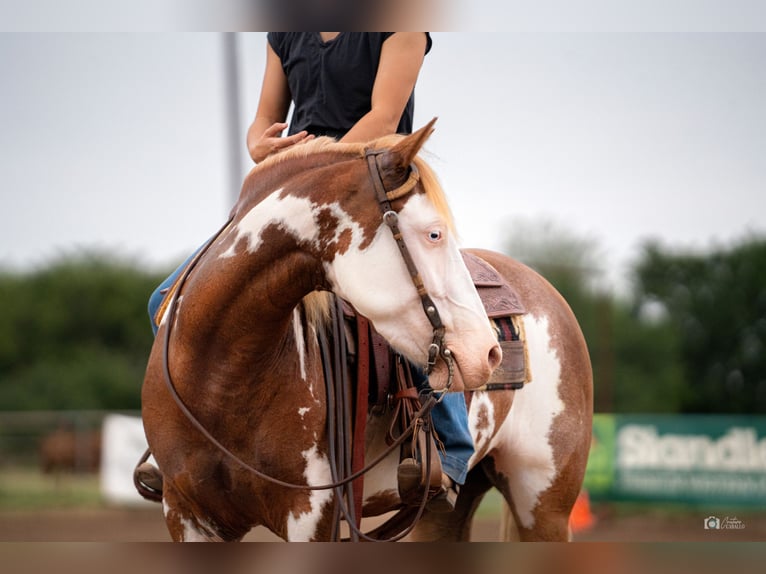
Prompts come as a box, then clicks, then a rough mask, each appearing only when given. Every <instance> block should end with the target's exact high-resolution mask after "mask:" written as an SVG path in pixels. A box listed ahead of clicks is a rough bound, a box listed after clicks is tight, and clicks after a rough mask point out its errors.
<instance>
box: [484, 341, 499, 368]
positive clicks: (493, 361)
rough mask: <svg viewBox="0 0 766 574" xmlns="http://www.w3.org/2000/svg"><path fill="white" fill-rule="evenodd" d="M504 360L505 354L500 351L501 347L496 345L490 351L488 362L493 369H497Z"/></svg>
mask: <svg viewBox="0 0 766 574" xmlns="http://www.w3.org/2000/svg"><path fill="white" fill-rule="evenodd" d="M502 360H503V352H502V351H501V350H500V345H495V346H494V347H492V348H491V349H490V350H489V356H488V357H487V362H488V363H489V367H490V368H491V369H496V368H497V367H499V366H500V362H501V361H502Z"/></svg>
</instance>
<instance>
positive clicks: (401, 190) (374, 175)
mask: <svg viewBox="0 0 766 574" xmlns="http://www.w3.org/2000/svg"><path fill="white" fill-rule="evenodd" d="M385 151H386V150H367V151H366V152H365V158H366V161H367V166H368V170H369V173H370V178H371V180H372V183H373V187H374V189H375V193H376V197H377V200H378V203H379V205H380V208H381V212H382V217H383V221H384V222H385V223H386V225H387V226H388V227H389V228H390V229H391V232H392V234H393V237H394V240H395V241H396V244H397V246H398V248H399V251H400V253H401V255H402V258H403V260H404V263H405V265H406V266H407V270H408V272H409V274H410V277H411V278H412V282H413V284H414V286H415V288H416V290H417V293H418V296H419V297H420V301H421V304H422V306H423V310H424V312H425V314H426V317H427V318H428V321H429V323H430V324H431V327H432V330H433V333H432V334H433V336H432V340H431V344H430V345H429V347H428V358H427V365H428V367H427V373H430V372H431V371H432V370H433V367H434V365H435V364H436V360H437V356H439V357H441V358H442V359H443V360H444V361H445V363H446V364H447V368H448V379H447V384H446V386H445V388H444V389H443V390H440V391H438V392H437V391H434V390H431V389H428V390H427V391H426V392H422V393H421V395H420V396H421V403H422V406H421V408H420V409H419V410H418V411H417V412H415V413H414V414H413V417H412V422H411V423H410V424H409V425H408V426H407V428H405V429H404V430H403V431H402V433H401V434H400V435H399V437H397V438H396V439H395V440H393V441H392V442H391V443H390V444H389V446H388V448H386V449H385V450H384V451H383V452H381V453H380V454H379V455H378V456H377V457H375V458H374V459H373V460H372V461H370V462H369V463H368V464H367V465H365V466H364V467H363V468H361V469H360V470H358V471H356V472H353V473H351V474H348V475H347V476H346V477H345V478H343V479H341V480H334V481H333V482H331V483H328V484H321V485H307V484H296V483H291V482H286V481H284V480H280V479H278V478H276V477H274V476H270V475H268V474H266V473H264V472H262V471H260V470H258V469H257V468H255V467H253V466H252V465H250V464H248V463H247V462H245V461H244V460H242V459H241V458H240V457H239V456H237V455H236V454H234V453H233V452H232V451H231V450H229V449H228V448H227V447H226V446H224V445H223V444H222V443H221V442H220V441H219V440H218V439H216V438H215V437H214V436H213V435H212V434H211V433H210V431H208V430H207V429H206V428H205V426H204V425H203V424H202V423H201V422H200V421H199V419H197V417H196V416H195V415H194V414H193V413H192V412H191V410H190V409H189V407H188V406H187V405H186V403H185V402H184V400H183V398H182V397H181V396H180V395H179V393H178V390H177V389H176V386H175V383H174V382H173V377H172V375H171V373H170V361H169V357H170V339H171V331H172V326H173V324H174V322H175V317H176V314H177V311H178V299H179V295H180V293H181V291H182V289H183V287H184V285H185V283H186V281H187V279H188V278H189V276H190V275H191V272H192V271H193V270H194V268H195V267H196V266H197V264H198V263H199V261H200V260H201V259H202V258H203V257H204V256H205V254H206V253H207V252H208V250H209V249H210V247H211V246H212V245H213V244H214V243H215V241H216V240H217V239H218V238H219V237H220V236H221V235H222V234H223V233H224V231H226V230H227V229H228V228H229V226H230V225H231V224H232V222H233V221H234V217H235V214H232V215H231V216H230V217H229V219H228V220H227V221H226V223H225V224H224V225H223V226H222V227H221V228H220V229H219V230H218V231H217V232H216V234H215V235H214V236H213V237H212V238H210V239H209V240H208V242H207V243H206V244H205V245H204V246H203V247H202V248H201V249H200V250H199V251H198V253H197V254H196V255H195V257H194V258H193V259H192V261H191V262H190V263H189V265H188V266H187V267H186V269H184V271H183V273H182V274H181V277H180V279H179V281H178V286H177V288H176V289H175V290H174V292H173V293H172V299H171V301H170V304H169V305H168V310H167V315H166V317H165V319H164V320H165V321H166V322H167V326H166V329H165V337H164V340H163V370H164V375H165V376H164V379H165V385H166V387H167V389H168V391H169V393H170V395H171V396H172V397H173V400H174V401H175V403H176V405H177V406H178V408H179V409H180V410H181V412H182V413H183V414H184V416H185V417H186V419H187V420H188V421H189V422H190V423H191V424H192V426H193V427H194V428H195V429H196V430H197V431H198V432H199V433H200V434H202V435H203V436H204V437H205V438H206V439H207V440H208V441H209V442H210V443H211V444H213V445H214V446H215V447H216V448H217V449H218V450H220V451H221V452H222V453H223V454H224V455H226V456H227V457H228V458H229V459H231V460H232V461H234V462H235V463H237V464H238V465H239V466H241V467H242V468H244V469H245V470H247V471H249V472H251V473H252V474H254V475H255V476H257V477H258V478H260V479H262V480H265V481H268V482H271V483H273V484H276V485H279V486H282V487H284V488H290V489H296V490H330V489H337V488H340V487H344V486H347V485H348V484H349V483H351V482H352V481H354V480H356V479H358V478H359V477H362V476H364V475H365V474H366V473H367V472H369V471H370V470H371V469H372V468H374V467H375V466H377V465H378V464H380V463H381V462H382V461H383V460H384V459H385V458H386V457H388V455H389V454H391V453H392V452H393V451H394V450H395V449H397V448H399V447H400V446H401V445H402V444H403V443H404V442H405V441H406V440H407V439H408V438H409V437H410V436H412V434H413V433H414V432H415V431H416V430H417V428H418V426H419V425H421V424H422V420H423V419H424V418H425V417H428V416H429V415H430V412H431V409H432V408H433V407H434V406H435V405H436V404H437V403H438V402H440V401H441V400H442V399H443V398H444V396H445V395H446V392H447V391H448V390H449V388H450V387H451V385H452V380H453V375H454V367H453V358H452V352H451V351H450V349H448V348H447V347H446V346H445V345H444V332H445V328H444V325H443V323H442V321H441V317H440V315H439V311H438V309H437V308H436V305H435V304H434V302H433V300H432V299H431V297H430V295H429V294H428V291H427V290H426V288H425V286H424V284H423V280H422V278H421V276H420V273H419V271H418V270H417V267H416V265H415V262H414V260H413V259H412V256H411V254H410V252H409V250H408V249H407V244H406V242H405V241H404V238H403V237H402V234H401V231H400V229H399V225H398V214H397V213H396V211H394V209H393V208H392V206H391V202H392V201H394V200H396V199H398V198H401V197H404V196H406V195H407V194H409V193H410V192H411V191H412V190H413V189H414V188H415V186H416V185H417V183H418V180H419V173H418V170H417V167H416V166H415V165H414V164H412V165H411V166H410V170H411V171H410V175H409V177H408V179H407V181H405V183H404V184H403V185H401V186H400V187H398V188H396V189H394V190H392V191H388V192H387V191H386V189H385V185H384V183H383V178H382V176H381V173H380V167H379V165H378V162H377V158H378V156H379V155H381V154H382V153H384V152H385ZM339 336H340V337H343V334H342V333H341V334H340V335H339ZM325 376H327V375H325ZM437 394H438V396H437ZM148 453H149V451H147V453H146V454H145V455H144V459H146V458H147V456H148ZM431 455H432V453H431V452H430V448H429V449H428V452H426V453H425V457H424V458H425V461H424V462H425V465H426V472H428V471H429V467H430V464H431ZM334 474H335V473H333V475H334ZM333 478H334V477H333ZM426 490H427V489H426ZM426 502H427V492H425V493H424V495H423V500H422V503H421V504H420V506H419V507H418V509H417V513H416V514H415V516H414V517H413V521H412V524H411V525H410V526H409V527H408V528H405V529H404V530H403V531H402V529H401V528H399V534H397V535H396V536H394V537H392V538H389V539H387V540H386V541H396V540H400V539H401V538H403V537H404V536H406V535H407V534H409V533H410V531H411V530H412V528H414V525H415V524H416V523H417V522H418V520H419V519H420V517H421V515H422V513H423V511H424V508H425V504H426ZM402 512H403V511H402ZM344 514H345V518H346V520H347V522H348V524H349V527H350V529H351V531H352V536H353V538H355V539H356V538H357V537H362V538H364V539H365V540H369V541H380V539H377V538H372V537H370V536H368V535H365V534H364V533H362V532H360V531H359V530H358V528H357V527H356V526H355V524H354V522H355V520H354V517H353V516H348V513H347V511H346V510H345V509H344ZM394 518H396V517H394ZM392 521H394V519H391V520H390V521H389V522H392ZM387 524H388V522H387V523H386V524H384V525H383V526H382V527H380V528H378V529H377V531H381V530H382V529H383V528H384V527H385V526H386V525H387Z"/></svg>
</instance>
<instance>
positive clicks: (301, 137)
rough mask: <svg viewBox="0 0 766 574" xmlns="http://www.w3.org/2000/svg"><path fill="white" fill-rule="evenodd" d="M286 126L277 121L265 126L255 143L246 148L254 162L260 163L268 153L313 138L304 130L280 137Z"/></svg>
mask: <svg viewBox="0 0 766 574" xmlns="http://www.w3.org/2000/svg"><path fill="white" fill-rule="evenodd" d="M286 127H287V124H286V123H284V122H277V123H275V124H272V125H271V126H269V127H268V128H266V131H264V132H263V134H262V135H261V137H260V138H258V140H257V141H256V142H255V145H253V146H252V147H250V148H249V150H248V151H249V152H250V157H252V158H253V161H254V162H255V163H260V162H262V161H263V160H264V159H266V158H267V157H269V156H270V155H272V154H275V153H277V152H280V151H282V150H284V149H287V148H288V147H290V146H293V145H295V144H299V143H305V142H307V141H310V140H312V139H314V136H313V135H310V134H309V133H308V132H307V131H305V130H304V131H302V132H298V133H297V134H293V135H291V136H287V137H280V134H281V133H282V132H283V131H284V129H285V128H286Z"/></svg>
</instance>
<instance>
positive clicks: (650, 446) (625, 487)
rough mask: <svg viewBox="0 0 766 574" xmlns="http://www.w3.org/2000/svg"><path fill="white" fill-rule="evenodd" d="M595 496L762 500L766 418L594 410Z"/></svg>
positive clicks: (591, 486)
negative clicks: (596, 411)
mask: <svg viewBox="0 0 766 574" xmlns="http://www.w3.org/2000/svg"><path fill="white" fill-rule="evenodd" d="M585 488H586V489H587V490H588V492H589V493H590V495H591V497H593V498H594V499H618V500H647V501H648V500H652V501H680V502H704V503H708V504H742V505H748V506H749V505H766V417H745V416H743V417H733V416H705V415H656V416H655V415H635V416H631V415H596V416H595V417H594V422H593V443H592V446H591V453H590V458H589V460H588V469H587V472H586V476H585Z"/></svg>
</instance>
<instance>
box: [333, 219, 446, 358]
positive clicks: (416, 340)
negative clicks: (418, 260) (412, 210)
mask: <svg viewBox="0 0 766 574" xmlns="http://www.w3.org/2000/svg"><path fill="white" fill-rule="evenodd" d="M325 273H326V276H327V279H328V280H329V281H330V284H331V285H332V288H333V291H334V292H335V293H336V294H337V295H338V296H339V297H341V298H343V299H345V300H347V301H349V302H350V303H351V304H352V305H353V306H354V307H355V308H356V310H357V311H359V313H361V314H362V315H364V316H365V317H367V318H368V319H370V320H371V321H372V323H373V325H375V328H376V329H377V331H378V332H379V333H380V334H381V335H382V336H383V337H384V338H385V339H386V340H387V341H388V342H389V343H390V344H391V345H392V346H393V347H394V348H395V349H396V350H397V351H399V352H402V353H404V354H405V355H406V356H407V357H408V358H409V359H410V360H412V361H414V362H416V363H423V364H424V363H425V359H426V345H427V344H428V343H430V342H431V327H430V325H429V324H428V321H427V320H426V316H425V313H423V308H422V307H421V306H420V303H419V301H418V299H417V292H416V290H415V286H414V285H413V283H412V279H411V278H410V275H409V273H408V272H407V267H406V266H405V264H404V260H403V259H402V256H401V254H400V253H399V249H398V248H397V247H396V243H395V242H394V240H393V236H392V235H391V231H390V230H389V229H388V227H386V226H385V225H384V224H381V227H379V228H378V230H377V232H376V234H375V237H374V238H373V240H372V241H371V242H370V244H369V245H368V246H367V247H366V248H365V249H363V250H362V249H359V246H358V245H352V248H349V249H348V250H346V251H345V252H344V253H339V254H337V255H336V256H335V258H334V259H333V260H332V262H330V263H327V264H325Z"/></svg>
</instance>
